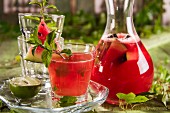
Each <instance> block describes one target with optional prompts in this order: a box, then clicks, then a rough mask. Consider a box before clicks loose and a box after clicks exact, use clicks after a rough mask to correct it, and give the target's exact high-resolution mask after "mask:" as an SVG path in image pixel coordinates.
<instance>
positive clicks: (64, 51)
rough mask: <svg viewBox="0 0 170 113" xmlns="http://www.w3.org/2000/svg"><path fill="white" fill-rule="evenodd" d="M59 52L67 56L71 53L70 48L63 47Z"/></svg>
mask: <svg viewBox="0 0 170 113" xmlns="http://www.w3.org/2000/svg"><path fill="white" fill-rule="evenodd" d="M61 53H65V54H66V55H67V56H71V55H72V52H71V50H70V49H63V50H62V51H61Z"/></svg>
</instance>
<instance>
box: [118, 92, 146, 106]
mask: <svg viewBox="0 0 170 113" xmlns="http://www.w3.org/2000/svg"><path fill="white" fill-rule="evenodd" d="M116 96H117V97H118V98H119V99H120V100H124V101H125V102H126V103H128V104H132V103H141V102H146V101H148V100H149V99H148V98H147V97H145V96H140V95H139V96H136V95H135V94H134V93H132V92H131V93H128V94H124V93H117V94H116Z"/></svg>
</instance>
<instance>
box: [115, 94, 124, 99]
mask: <svg viewBox="0 0 170 113" xmlns="http://www.w3.org/2000/svg"><path fill="white" fill-rule="evenodd" d="M116 96H117V97H118V98H119V99H121V100H125V98H126V94H124V93H117V94H116Z"/></svg>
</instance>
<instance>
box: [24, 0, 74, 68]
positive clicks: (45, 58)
mask: <svg viewBox="0 0 170 113" xmlns="http://www.w3.org/2000/svg"><path fill="white" fill-rule="evenodd" d="M29 4H34V5H38V6H39V7H40V8H41V10H40V15H41V16H42V17H40V18H38V17H33V16H25V18H26V19H31V20H35V21H39V22H40V21H41V19H44V20H45V22H46V23H47V27H48V28H49V29H50V30H51V32H50V33H49V34H48V35H47V37H46V40H45V42H44V44H42V42H41V40H39V38H38V26H36V27H35V29H34V32H33V33H32V34H31V35H30V38H29V39H28V40H27V43H29V44H32V45H34V47H33V49H32V54H33V55H34V53H35V51H36V49H37V47H39V46H40V47H41V48H43V49H44V50H43V53H42V55H41V58H42V62H43V63H44V64H45V66H46V67H48V66H49V64H50V62H51V58H52V54H53V53H55V54H58V55H60V56H61V57H62V58H63V59H66V58H65V57H64V56H63V55H62V54H63V53H65V54H66V56H67V57H69V56H71V55H72V53H71V50H70V49H64V50H61V51H57V45H56V43H55V42H54V39H55V37H56V31H57V28H56V27H55V21H53V19H52V18H51V17H48V16H47V15H44V12H45V10H46V9H47V8H53V9H57V7H56V6H54V5H50V4H48V2H47V0H42V2H38V1H37V0H33V1H31V2H30V3H29ZM57 10H58V9H57Z"/></svg>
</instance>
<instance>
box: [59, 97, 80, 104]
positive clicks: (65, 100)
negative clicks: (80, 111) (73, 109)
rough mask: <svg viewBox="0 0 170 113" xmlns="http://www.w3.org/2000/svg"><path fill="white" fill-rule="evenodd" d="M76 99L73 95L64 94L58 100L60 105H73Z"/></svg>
mask: <svg viewBox="0 0 170 113" xmlns="http://www.w3.org/2000/svg"><path fill="white" fill-rule="evenodd" d="M76 101H77V98H76V97H73V96H64V97H63V98H60V101H59V102H58V103H59V104H60V106H61V107H67V106H71V105H75V104H76Z"/></svg>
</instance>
